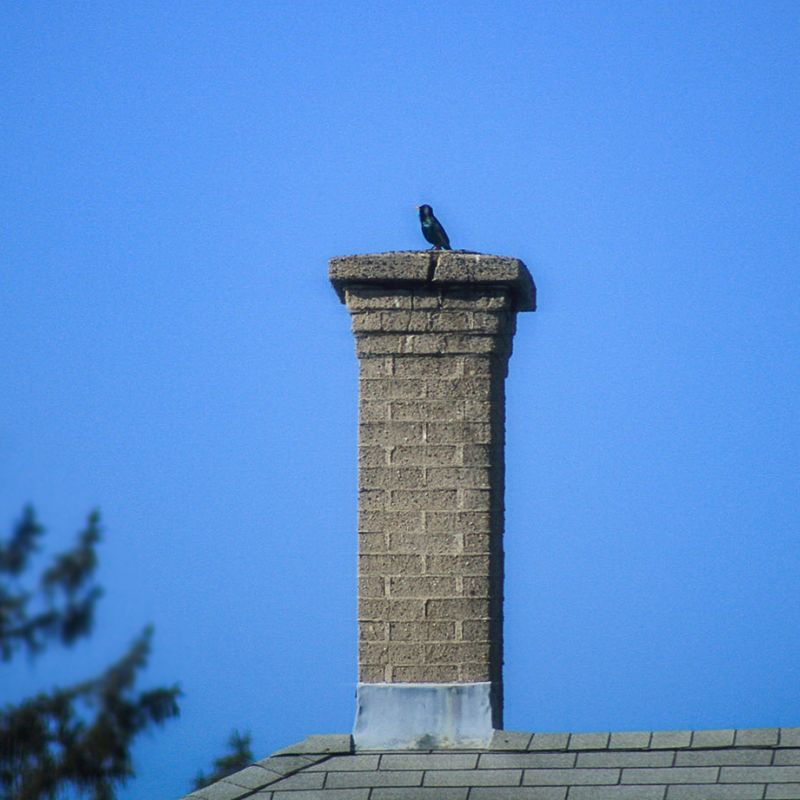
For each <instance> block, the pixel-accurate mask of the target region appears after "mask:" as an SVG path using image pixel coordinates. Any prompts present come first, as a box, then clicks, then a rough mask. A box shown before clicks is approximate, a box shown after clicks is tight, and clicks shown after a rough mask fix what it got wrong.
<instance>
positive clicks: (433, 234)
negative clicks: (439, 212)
mask: <svg viewBox="0 0 800 800" xmlns="http://www.w3.org/2000/svg"><path fill="white" fill-rule="evenodd" d="M417 208H418V209H419V221H420V222H421V223H422V235H423V236H424V237H425V238H426V239H427V240H428V241H429V242H430V243H431V244H432V245H433V248H432V249H433V250H440V249H443V250H450V249H451V248H450V240H449V239H448V238H447V234H446V233H445V232H444V228H443V227H442V223H441V222H439V220H438V219H436V217H434V216H433V209H432V208H431V207H430V206H417Z"/></svg>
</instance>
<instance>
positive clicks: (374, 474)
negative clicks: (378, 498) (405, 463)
mask: <svg viewBox="0 0 800 800" xmlns="http://www.w3.org/2000/svg"><path fill="white" fill-rule="evenodd" d="M359 485H360V486H361V488H362V489H421V488H423V487H424V486H425V469H424V468H423V467H367V468H364V469H362V470H360V472H359Z"/></svg>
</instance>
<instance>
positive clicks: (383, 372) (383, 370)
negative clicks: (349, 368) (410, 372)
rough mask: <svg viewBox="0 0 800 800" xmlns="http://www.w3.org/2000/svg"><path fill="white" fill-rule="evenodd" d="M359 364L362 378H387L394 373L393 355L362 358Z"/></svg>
mask: <svg viewBox="0 0 800 800" xmlns="http://www.w3.org/2000/svg"><path fill="white" fill-rule="evenodd" d="M358 366H359V374H360V376H361V377H362V378H386V377H389V376H391V375H392V374H393V373H394V358H392V356H376V357H375V358H362V359H361V360H360V361H359V362H358Z"/></svg>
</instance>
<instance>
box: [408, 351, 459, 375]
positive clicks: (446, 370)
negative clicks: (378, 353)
mask: <svg viewBox="0 0 800 800" xmlns="http://www.w3.org/2000/svg"><path fill="white" fill-rule="evenodd" d="M393 367H394V373H393V374H394V376H395V377H396V378H429V377H434V378H446V377H452V378H457V377H460V376H461V375H462V374H463V361H462V359H461V358H460V357H458V356H447V357H445V358H442V357H440V356H439V355H438V354H437V355H428V356H410V355H409V356H402V357H399V358H397V359H396V360H395V361H394V364H393Z"/></svg>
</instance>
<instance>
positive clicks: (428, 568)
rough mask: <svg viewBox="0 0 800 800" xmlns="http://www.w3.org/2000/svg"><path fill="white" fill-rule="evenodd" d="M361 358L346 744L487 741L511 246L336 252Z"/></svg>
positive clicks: (492, 701) (518, 283) (518, 303)
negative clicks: (504, 253)
mask: <svg viewBox="0 0 800 800" xmlns="http://www.w3.org/2000/svg"><path fill="white" fill-rule="evenodd" d="M329 274H330V279H331V282H332V283H333V286H334V288H335V289H336V292H337V293H338V295H339V297H340V299H341V300H342V302H343V303H345V304H346V305H347V308H348V310H349V311H350V314H351V316H352V321H353V332H354V334H355V338H356V354H357V356H358V359H359V366H360V392H359V439H358V459H359V473H358V475H359V477H358V489H359V501H358V559H359V566H358V625H359V651H358V670H359V683H358V694H357V710H356V721H355V728H354V739H355V743H356V746H357V747H358V748H361V749H376V748H430V747H470V746H477V747H480V746H485V745H486V744H487V743H488V741H489V739H490V738H491V734H492V730H493V729H500V728H502V718H503V672H502V668H503V491H504V471H505V467H504V453H503V451H504V439H505V390H504V383H505V377H506V373H507V368H508V358H509V356H510V355H511V340H512V337H513V335H514V330H515V324H516V314H517V312H518V311H533V310H534V309H535V307H536V300H535V297H536V295H535V291H536V290H535V287H534V284H533V281H532V280H531V277H530V274H529V273H528V270H527V269H526V267H525V265H524V264H523V263H522V262H521V261H519V260H517V259H515V258H501V257H498V256H490V255H481V254H478V253H464V252H449V251H444V252H441V251H423V252H416V251H411V252H397V253H378V254H374V255H358V256H346V257H341V258H333V259H331V261H330V270H329Z"/></svg>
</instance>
